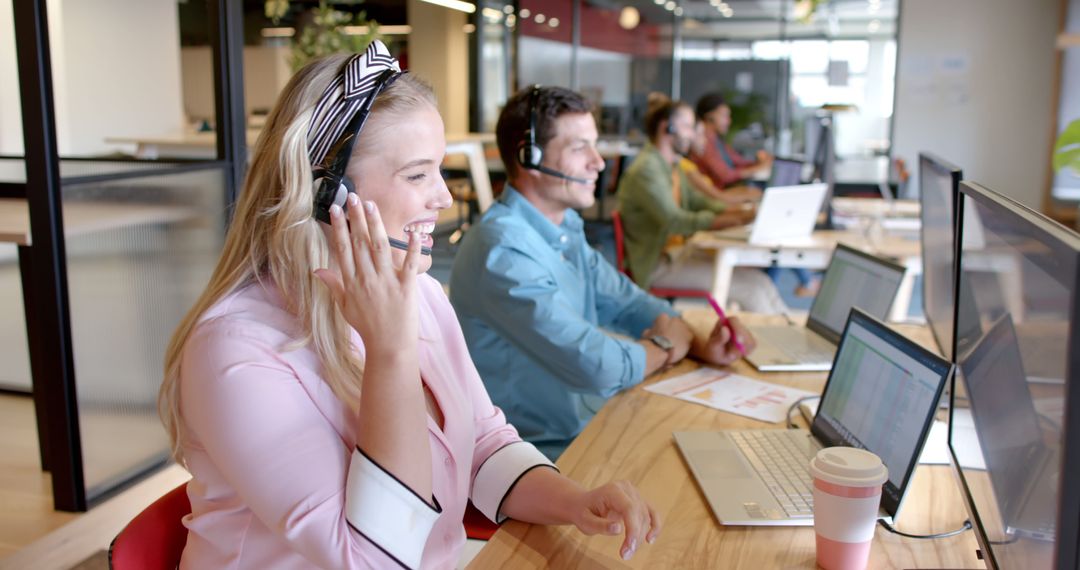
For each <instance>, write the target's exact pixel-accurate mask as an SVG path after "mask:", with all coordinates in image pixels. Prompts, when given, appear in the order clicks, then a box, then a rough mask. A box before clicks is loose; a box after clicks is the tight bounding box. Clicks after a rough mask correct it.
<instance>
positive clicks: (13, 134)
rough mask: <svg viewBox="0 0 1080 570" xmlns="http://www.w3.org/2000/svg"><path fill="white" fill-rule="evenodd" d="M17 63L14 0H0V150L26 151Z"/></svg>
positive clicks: (3, 151)
mask: <svg viewBox="0 0 1080 570" xmlns="http://www.w3.org/2000/svg"><path fill="white" fill-rule="evenodd" d="M17 67H18V64H17V59H16V57H15V22H14V20H13V15H12V7H11V2H0V154H14V155H21V154H22V152H23V141H22V108H21V107H20V106H19V70H18V69H17Z"/></svg>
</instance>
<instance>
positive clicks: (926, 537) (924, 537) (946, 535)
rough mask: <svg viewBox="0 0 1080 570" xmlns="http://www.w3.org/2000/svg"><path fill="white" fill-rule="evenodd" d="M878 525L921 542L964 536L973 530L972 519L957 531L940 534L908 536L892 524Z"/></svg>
mask: <svg viewBox="0 0 1080 570" xmlns="http://www.w3.org/2000/svg"><path fill="white" fill-rule="evenodd" d="M878 524H880V525H881V526H882V527H883V528H884V529H885V530H887V531H889V532H891V533H893V534H898V535H900V536H903V537H905V538H916V539H919V540H931V539H935V538H949V537H950V536H956V535H958V534H962V533H964V532H966V531H969V530H971V519H968V520H966V521H964V524H963V525H961V526H960V528H958V529H956V530H950V531H949V532H939V533H937V534H908V533H906V532H903V531H899V530H896V529H895V528H893V526H892V525H891V524H889V523H887V522H885V521H884V520H878Z"/></svg>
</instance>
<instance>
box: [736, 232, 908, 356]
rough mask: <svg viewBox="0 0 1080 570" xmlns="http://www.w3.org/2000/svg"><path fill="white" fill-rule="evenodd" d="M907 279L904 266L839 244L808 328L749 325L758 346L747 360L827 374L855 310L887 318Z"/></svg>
mask: <svg viewBox="0 0 1080 570" xmlns="http://www.w3.org/2000/svg"><path fill="white" fill-rule="evenodd" d="M903 278H904V268H903V266H901V265H897V264H896V263H893V262H891V261H887V260H885V259H881V258H879V257H874V256H873V255H870V254H868V253H864V252H862V251H859V250H857V249H854V248H852V247H849V246H846V245H844V244H838V245H837V246H836V250H834V251H833V255H832V259H830V260H829V266H828V268H826V270H825V276H824V277H823V278H822V279H821V288H820V289H819V290H818V294H817V296H816V297H815V298H814V303H813V304H812V305H811V306H810V316H809V318H808V319H807V321H806V326H805V327H801V326H797V325H776V326H753V327H750V330H751V332H753V333H754V337H755V338H756V339H757V341H758V346H757V348H756V349H755V350H754V351H753V352H751V353H750V354H749V355H748V356H747V357H746V360H747V361H749V362H750V364H752V365H754V368H757V369H758V370H760V371H762V372H781V371H785V372H813V371H826V370H828V369H829V366H830V365H831V364H832V361H833V353H834V352H835V351H836V343H837V341H839V340H840V332H841V330H842V327H843V326H844V319H846V318H847V314H848V312H849V311H850V310H851V308H852V307H858V308H860V309H862V310H864V311H866V312H867V313H869V314H870V315H872V316H873V317H874V318H878V319H884V318H885V316H886V315H888V314H889V308H890V307H891V306H892V303H893V298H894V297H896V292H897V291H898V290H899V289H900V281H901V280H903Z"/></svg>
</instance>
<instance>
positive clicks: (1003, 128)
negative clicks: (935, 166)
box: [893, 0, 1059, 208]
mask: <svg viewBox="0 0 1080 570" xmlns="http://www.w3.org/2000/svg"><path fill="white" fill-rule="evenodd" d="M900 12H901V13H900V39H899V43H900V46H899V55H898V78H897V85H896V88H897V90H896V118H895V123H894V125H895V126H894V129H895V130H894V133H895V134H894V137H893V143H894V144H893V156H894V157H901V158H904V159H905V160H906V161H907V163H908V165H909V167H911V168H913V169H917V168H918V153H919V151H922V150H927V151H932V152H935V153H938V154H940V155H941V156H942V157H944V158H947V159H949V160H951V161H953V162H955V163H956V164H958V165H959V166H961V167H962V168H963V169H964V176H965V178H970V179H972V180H975V181H978V182H981V183H983V184H985V185H986V186H988V187H990V188H992V189H994V190H997V191H999V192H1001V193H1003V194H1006V195H1008V196H1010V197H1012V198H1014V199H1016V200H1018V201H1020V202H1022V203H1024V204H1027V205H1028V206H1031V207H1035V208H1039V207H1041V203H1042V195H1043V190H1044V188H1045V187H1046V182H1047V175H1048V172H1049V166H1048V165H1049V160H1050V155H1049V150H1050V137H1051V124H1050V118H1051V111H1050V102H1051V87H1052V84H1053V76H1054V55H1055V47H1054V41H1055V37H1056V35H1057V32H1058V24H1059V22H1058V0H1026V1H1024V2H1015V1H1012V0H949V1H947V2H942V1H940V0H904V3H903V5H902V7H901V10H900ZM912 178H913V180H918V176H917V173H913V177H912Z"/></svg>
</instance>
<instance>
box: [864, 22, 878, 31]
mask: <svg viewBox="0 0 1080 570" xmlns="http://www.w3.org/2000/svg"><path fill="white" fill-rule="evenodd" d="M880 27H881V21H880V20H870V24H869V25H868V26H866V29H867V30H869V31H870V32H871V33H873V32H876V31H878V28H880Z"/></svg>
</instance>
